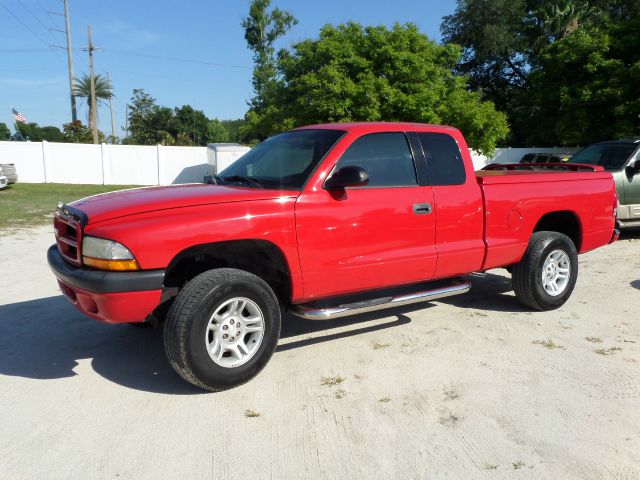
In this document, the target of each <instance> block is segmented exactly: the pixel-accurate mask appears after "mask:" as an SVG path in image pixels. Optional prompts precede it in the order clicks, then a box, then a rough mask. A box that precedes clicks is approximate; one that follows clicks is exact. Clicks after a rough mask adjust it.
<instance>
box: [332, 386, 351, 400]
mask: <svg viewBox="0 0 640 480" xmlns="http://www.w3.org/2000/svg"><path fill="white" fill-rule="evenodd" d="M348 393H349V392H347V391H346V390H343V389H342V388H341V389H340V390H336V392H335V393H334V394H333V396H334V397H336V398H337V399H338V400H340V399H341V398H344V397H346V396H347V394H348Z"/></svg>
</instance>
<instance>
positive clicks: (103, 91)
mask: <svg viewBox="0 0 640 480" xmlns="http://www.w3.org/2000/svg"><path fill="white" fill-rule="evenodd" d="M93 82H94V84H95V89H96V105H99V104H101V103H102V102H103V101H105V100H109V98H111V97H113V96H114V94H113V90H112V85H111V84H110V83H109V81H108V80H107V79H106V78H105V77H104V76H102V75H100V74H98V75H96V76H95V77H94V78H93ZM73 94H74V95H75V96H76V97H80V98H86V99H87V107H88V108H89V115H88V117H89V122H87V123H90V121H91V78H90V77H89V75H87V74H86V73H85V74H84V75H82V78H77V77H76V78H75V79H74V82H73ZM96 114H97V112H96ZM96 118H97V115H96Z"/></svg>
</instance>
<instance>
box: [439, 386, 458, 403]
mask: <svg viewBox="0 0 640 480" xmlns="http://www.w3.org/2000/svg"><path fill="white" fill-rule="evenodd" d="M442 390H443V393H444V399H445V400H455V399H456V398H458V397H459V396H460V394H459V393H458V391H457V390H456V389H455V387H454V386H453V385H451V386H449V387H443V389H442Z"/></svg>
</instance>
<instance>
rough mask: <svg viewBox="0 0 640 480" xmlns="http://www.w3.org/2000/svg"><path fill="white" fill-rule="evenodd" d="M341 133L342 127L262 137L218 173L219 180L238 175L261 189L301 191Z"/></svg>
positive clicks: (234, 177) (236, 177)
mask: <svg viewBox="0 0 640 480" xmlns="http://www.w3.org/2000/svg"><path fill="white" fill-rule="evenodd" d="M343 134H344V131H342V130H324V129H323V130H293V131H291V132H285V133H281V134H280V135H276V136H274V137H271V138H268V139H266V140H265V141H264V142H262V143H260V144H258V145H256V146H255V147H254V148H252V149H251V150H250V151H248V152H247V153H245V154H244V155H243V156H242V157H240V158H239V159H238V160H237V161H235V162H234V163H233V164H231V165H230V166H229V167H227V168H225V169H224V170H223V171H222V172H220V173H219V177H221V178H222V179H223V180H227V179H229V180H236V179H238V178H240V177H245V178H247V177H248V178H249V179H251V180H252V181H257V182H258V183H259V185H260V187H262V188H292V189H296V190H301V189H302V187H303V185H304V184H305V182H306V181H307V180H308V178H309V176H311V173H312V172H313V171H314V169H315V168H316V166H317V165H318V163H319V162H320V160H322V158H323V157H324V156H325V155H326V154H327V153H328V152H329V150H330V149H331V147H333V145H334V144H335V143H336V142H337V141H338V139H339V138H340V137H341V136H342V135H343Z"/></svg>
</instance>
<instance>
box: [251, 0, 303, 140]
mask: <svg viewBox="0 0 640 480" xmlns="http://www.w3.org/2000/svg"><path fill="white" fill-rule="evenodd" d="M270 5H271V0H252V2H251V5H250V6H249V16H248V17H247V18H245V19H244V20H243V21H242V28H244V32H245V33H244V38H245V40H246V41H247V46H248V47H249V49H250V50H251V51H252V52H253V62H254V67H253V77H252V83H253V91H254V97H253V98H252V99H251V101H250V107H251V109H250V111H251V112H254V113H256V114H258V115H262V114H264V113H266V112H268V111H269V110H270V109H274V108H277V107H276V106H275V105H272V104H271V103H270V101H271V100H272V99H274V91H275V90H276V89H277V88H278V79H277V77H278V69H277V61H276V58H275V47H274V43H275V41H276V40H277V39H278V38H280V37H282V36H283V35H284V34H285V33H287V31H288V30H289V29H290V28H291V27H292V26H293V25H295V24H297V23H298V20H296V19H295V18H294V17H293V15H291V14H290V13H289V12H286V11H283V10H280V9H279V8H274V9H273V10H271V11H269V7H270ZM253 127H254V128H255V127H257V125H253ZM252 133H253V134H254V135H259V136H262V137H264V136H265V134H266V133H267V131H260V132H255V131H254V132H252Z"/></svg>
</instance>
